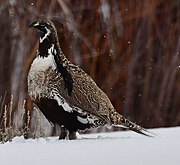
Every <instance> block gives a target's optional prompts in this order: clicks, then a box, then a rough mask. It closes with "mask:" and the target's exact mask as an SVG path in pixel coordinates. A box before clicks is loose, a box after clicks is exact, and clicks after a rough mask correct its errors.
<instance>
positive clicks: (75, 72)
mask: <svg viewBox="0 0 180 165" xmlns="http://www.w3.org/2000/svg"><path fill="white" fill-rule="evenodd" d="M29 27H31V28H32V27H33V28H35V29H36V30H38V32H39V34H40V41H39V48H38V51H37V56H36V58H35V59H34V61H33V63H32V65H31V67H30V70H29V74H28V92H29V95H30V97H31V98H32V100H33V102H34V103H35V104H36V105H37V106H38V107H39V109H40V110H41V111H42V113H43V114H44V115H45V117H46V118H47V119H48V120H49V121H50V122H52V123H54V124H59V125H60V126H61V127H62V132H61V135H60V139H64V138H65V137H66V136H67V131H68V132H69V139H75V138H76V136H75V133H76V131H78V130H85V129H90V128H96V127H100V126H105V125H110V126H111V125H115V126H123V127H127V128H129V129H131V130H133V131H135V132H137V133H141V134H144V135H148V132H147V131H146V130H145V129H144V128H142V127H141V126H138V125H136V124H135V123H133V122H131V121H129V120H128V119H126V118H124V117H123V116H122V115H120V114H119V113H118V112H116V110H115V109H114V107H113V105H112V104H111V101H110V100H109V98H108V97H107V95H106V94H105V93H104V92H103V91H102V90H101V89H100V88H99V87H98V86H97V85H96V83H95V82H94V81H93V80H92V78H91V77H90V76H89V75H88V74H86V73H85V72H84V71H83V70H82V69H80V68H79V67H78V66H76V65H74V64H72V63H71V62H70V61H68V59H67V58H66V57H65V55H64V54H63V52H62V50H61V48H60V45H59V41H58V37H57V32H56V28H55V26H54V25H53V23H52V22H51V21H50V20H47V19H41V20H37V21H35V22H33V23H32V24H30V25H29Z"/></svg>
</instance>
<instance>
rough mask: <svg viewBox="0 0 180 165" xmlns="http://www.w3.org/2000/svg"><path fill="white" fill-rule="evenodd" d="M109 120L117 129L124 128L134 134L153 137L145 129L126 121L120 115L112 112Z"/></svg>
mask: <svg viewBox="0 0 180 165" xmlns="http://www.w3.org/2000/svg"><path fill="white" fill-rule="evenodd" d="M110 119H111V122H112V124H113V125H115V126H118V127H125V128H128V129H130V130H132V131H134V132H136V133H139V134H142V135H145V136H148V137H154V136H155V134H153V133H151V132H149V131H148V130H146V129H145V128H143V127H141V126H139V125H137V124H135V123H133V122H132V121H130V120H128V119H126V118H125V117H123V116H122V115H120V114H119V113H118V112H116V111H113V112H112V113H111V114H110Z"/></svg>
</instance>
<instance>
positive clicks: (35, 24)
mask: <svg viewBox="0 0 180 165" xmlns="http://www.w3.org/2000/svg"><path fill="white" fill-rule="evenodd" d="M38 25H39V22H33V23H31V24H29V25H28V28H33V27H36V26H38Z"/></svg>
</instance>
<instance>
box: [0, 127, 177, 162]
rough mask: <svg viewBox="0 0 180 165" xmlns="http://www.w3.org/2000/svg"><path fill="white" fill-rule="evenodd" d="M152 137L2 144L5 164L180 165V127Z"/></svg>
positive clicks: (94, 136)
mask: <svg viewBox="0 0 180 165" xmlns="http://www.w3.org/2000/svg"><path fill="white" fill-rule="evenodd" d="M150 131H152V132H153V133H155V134H157V135H158V136H157V137H155V138H148V137H145V136H141V135H138V134H136V133H133V132H131V131H127V132H114V133H101V134H89V135H79V138H78V140H73V141H69V140H61V141H59V140H57V137H50V138H45V139H43V138H40V139H34V140H33V139H28V140H24V139H23V138H22V137H16V138H14V139H13V141H12V142H11V143H5V144H0V164H1V165H12V164H13V165H32V164H33V165H55V164H59V165H73V164H74V165H121V164H122V165H179V164H180V127H174V128H161V129H152V130H150Z"/></svg>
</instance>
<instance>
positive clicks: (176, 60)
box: [0, 0, 180, 131]
mask: <svg viewBox="0 0 180 165" xmlns="http://www.w3.org/2000/svg"><path fill="white" fill-rule="evenodd" d="M41 16H42V17H49V18H51V19H52V20H53V21H54V23H55V25H56V27H57V30H58V34H59V38H60V43H61V47H62V49H63V51H64V52H65V54H66V55H67V57H68V58H69V59H70V60H71V61H73V62H74V63H75V64H78V65H80V66H81V67H82V68H83V69H84V70H85V71H86V72H88V73H89V74H90V75H91V76H92V77H93V78H94V80H95V81H96V82H97V84H98V85H99V86H100V87H101V88H102V89H103V90H104V91H105V92H106V94H107V95H108V96H109V97H110V99H111V101H112V103H113V105H114V106H115V107H116V109H117V111H119V112H120V113H122V114H124V115H125V116H126V117H128V118H130V119H131V120H132V121H136V122H137V123H138V124H141V125H142V126H144V127H162V126H177V125H180V54H179V53H180V3H179V0H171V1H167V0H142V1H138V0H137V1H136V0H126V1H124V0H112V1H111V0H86V1H84V0H66V1H65V0H64V1H63V0H47V1H43V0H36V1H35V0H34V1H33V0H32V1H26V2H25V1H22V0H8V1H7V0H0V18H1V22H0V32H1V38H0V117H1V119H0V124H1V126H0V127H3V126H4V124H3V123H4V122H3V114H4V111H5V109H6V111H7V114H10V113H11V115H7V120H8V121H12V122H8V123H10V125H15V123H16V124H17V125H18V127H27V123H29V122H27V120H28V119H27V115H26V113H27V112H29V111H30V114H31V115H32V114H33V110H32V103H31V101H30V99H29V97H28V95H27V84H26V76H27V72H28V69H29V66H30V64H31V62H32V60H33V58H34V56H35V52H36V49H37V46H38V37H37V35H36V33H34V32H33V31H31V30H29V29H28V28H27V25H28V24H29V23H31V22H32V21H34V20H35V19H36V18H38V17H41ZM12 96H13V99H12ZM24 100H27V101H26V110H25V111H23V110H24V108H22V107H23V104H24ZM12 102H13V104H12ZM11 104H12V105H11ZM5 107H6V108H5ZM11 111H12V112H11ZM8 112H9V113H8ZM31 120H33V121H32V122H31V126H30V129H31V128H32V130H33V128H34V127H35V126H36V125H37V123H38V121H37V120H38V119H37V118H35V119H34V118H33V119H31ZM30 131H31V130H30Z"/></svg>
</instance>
